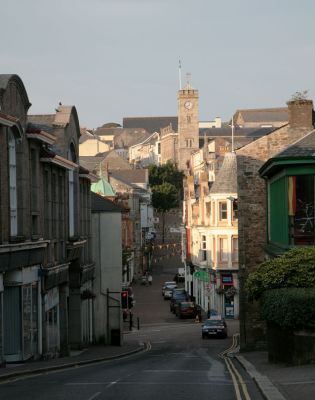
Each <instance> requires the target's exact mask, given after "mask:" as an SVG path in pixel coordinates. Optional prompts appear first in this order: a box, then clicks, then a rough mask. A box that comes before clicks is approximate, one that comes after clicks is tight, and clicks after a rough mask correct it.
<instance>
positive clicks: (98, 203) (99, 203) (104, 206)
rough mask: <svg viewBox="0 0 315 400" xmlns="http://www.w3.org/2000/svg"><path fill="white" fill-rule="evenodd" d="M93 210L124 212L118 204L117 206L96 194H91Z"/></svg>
mask: <svg viewBox="0 0 315 400" xmlns="http://www.w3.org/2000/svg"><path fill="white" fill-rule="evenodd" d="M91 210H92V212H101V211H102V212H111V213H121V212H123V209H122V208H121V207H120V206H119V205H118V204H115V203H113V202H112V201H110V200H108V199H106V198H105V197H102V196H100V195H99V194H97V193H94V192H91Z"/></svg>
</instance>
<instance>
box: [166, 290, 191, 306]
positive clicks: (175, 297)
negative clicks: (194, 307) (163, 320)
mask: <svg viewBox="0 0 315 400" xmlns="http://www.w3.org/2000/svg"><path fill="white" fill-rule="evenodd" d="M177 290H178V289H174V290H173V293H172V297H171V302H170V311H171V312H175V306H176V304H177V303H180V302H181V301H187V300H188V295H187V292H186V290H185V289H183V290H182V291H177Z"/></svg>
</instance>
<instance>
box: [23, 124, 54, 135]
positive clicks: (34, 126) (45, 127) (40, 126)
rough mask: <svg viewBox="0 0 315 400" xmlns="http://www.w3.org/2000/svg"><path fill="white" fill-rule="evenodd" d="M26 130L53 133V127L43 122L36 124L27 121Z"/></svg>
mask: <svg viewBox="0 0 315 400" xmlns="http://www.w3.org/2000/svg"><path fill="white" fill-rule="evenodd" d="M26 131H27V132H34V131H44V132H47V133H50V134H53V133H54V130H53V128H52V127H51V125H45V124H37V123H34V122H28V123H27V128H26Z"/></svg>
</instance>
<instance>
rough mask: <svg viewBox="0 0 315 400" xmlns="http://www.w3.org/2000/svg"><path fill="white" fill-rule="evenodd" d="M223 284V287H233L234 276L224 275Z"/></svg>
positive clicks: (222, 277) (222, 276)
mask: <svg viewBox="0 0 315 400" xmlns="http://www.w3.org/2000/svg"><path fill="white" fill-rule="evenodd" d="M221 282H222V285H233V275H232V274H222V275H221Z"/></svg>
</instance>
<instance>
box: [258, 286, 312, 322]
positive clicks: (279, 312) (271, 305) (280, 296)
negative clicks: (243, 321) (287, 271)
mask: <svg viewBox="0 0 315 400" xmlns="http://www.w3.org/2000/svg"><path fill="white" fill-rule="evenodd" d="M261 304H262V307H261V313H262V317H263V319H265V320H266V321H267V322H268V323H272V324H276V325H277V326H279V327H280V328H282V329H301V328H306V329H314V328H315V288H311V289H303V288H282V289H273V290H268V291H266V292H265V293H264V294H263V296H262V303H261Z"/></svg>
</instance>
